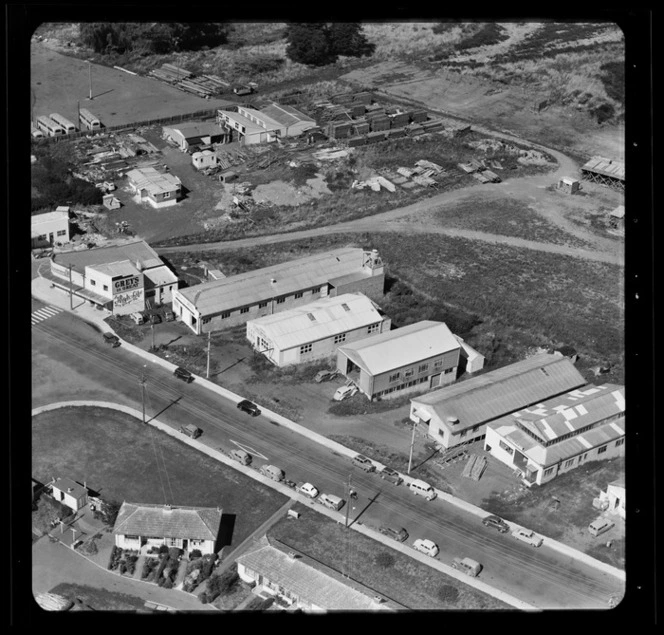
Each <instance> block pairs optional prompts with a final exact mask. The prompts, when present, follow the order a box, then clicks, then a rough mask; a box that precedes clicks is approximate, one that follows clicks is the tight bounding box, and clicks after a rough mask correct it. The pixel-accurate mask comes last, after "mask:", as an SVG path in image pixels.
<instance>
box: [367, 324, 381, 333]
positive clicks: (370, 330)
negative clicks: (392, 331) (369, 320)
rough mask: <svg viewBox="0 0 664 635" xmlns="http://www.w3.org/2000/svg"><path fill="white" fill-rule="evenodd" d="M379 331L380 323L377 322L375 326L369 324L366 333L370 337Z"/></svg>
mask: <svg viewBox="0 0 664 635" xmlns="http://www.w3.org/2000/svg"><path fill="white" fill-rule="evenodd" d="M379 329H380V322H377V323H376V324H370V325H369V326H368V327H367V333H368V334H369V335H371V334H372V333H378V330H379Z"/></svg>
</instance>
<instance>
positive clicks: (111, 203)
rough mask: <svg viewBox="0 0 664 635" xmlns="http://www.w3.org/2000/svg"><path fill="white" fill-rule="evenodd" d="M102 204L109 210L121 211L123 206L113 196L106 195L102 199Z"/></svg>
mask: <svg viewBox="0 0 664 635" xmlns="http://www.w3.org/2000/svg"><path fill="white" fill-rule="evenodd" d="M102 202H103V204H104V207H106V208H107V209H120V207H121V206H122V203H121V202H120V200H119V199H117V198H115V196H113V194H105V195H104V196H103V198H102Z"/></svg>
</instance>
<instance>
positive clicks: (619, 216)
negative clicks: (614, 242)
mask: <svg viewBox="0 0 664 635" xmlns="http://www.w3.org/2000/svg"><path fill="white" fill-rule="evenodd" d="M609 223H610V225H611V227H613V228H614V229H625V206H624V205H618V207H616V209H614V210H613V211H612V212H611V214H610V215H609Z"/></svg>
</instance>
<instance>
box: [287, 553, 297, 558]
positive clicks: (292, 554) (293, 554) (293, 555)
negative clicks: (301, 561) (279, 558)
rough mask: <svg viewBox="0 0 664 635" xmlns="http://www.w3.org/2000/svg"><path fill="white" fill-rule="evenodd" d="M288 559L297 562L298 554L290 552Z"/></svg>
mask: <svg viewBox="0 0 664 635" xmlns="http://www.w3.org/2000/svg"><path fill="white" fill-rule="evenodd" d="M288 559H289V560H296V559H297V554H296V553H295V552H294V551H289V552H288Z"/></svg>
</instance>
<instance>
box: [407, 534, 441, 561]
mask: <svg viewBox="0 0 664 635" xmlns="http://www.w3.org/2000/svg"><path fill="white" fill-rule="evenodd" d="M413 549H415V550H416V551H419V552H420V553H423V554H425V555H427V556H431V557H432V558H435V557H436V556H437V555H438V553H439V552H440V549H438V545H437V544H436V543H435V542H434V541H433V540H429V539H428V538H418V539H417V540H416V541H415V542H414V543H413Z"/></svg>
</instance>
